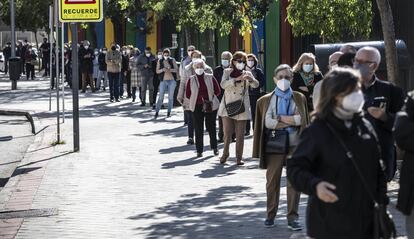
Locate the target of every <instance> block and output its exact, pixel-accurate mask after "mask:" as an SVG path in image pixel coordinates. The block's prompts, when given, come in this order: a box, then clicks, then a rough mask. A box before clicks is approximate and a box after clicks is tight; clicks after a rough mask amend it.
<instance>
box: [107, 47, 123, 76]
mask: <svg viewBox="0 0 414 239" xmlns="http://www.w3.org/2000/svg"><path fill="white" fill-rule="evenodd" d="M105 62H106V66H107V72H110V73H119V72H121V63H122V54H121V52H120V51H117V50H115V51H112V50H110V51H109V52H108V53H107V54H106V56H105Z"/></svg>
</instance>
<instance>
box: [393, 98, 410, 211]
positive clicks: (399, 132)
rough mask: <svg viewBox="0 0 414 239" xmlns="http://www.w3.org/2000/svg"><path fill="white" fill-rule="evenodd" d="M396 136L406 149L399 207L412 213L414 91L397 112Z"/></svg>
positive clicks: (402, 147) (400, 145) (403, 148)
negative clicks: (402, 107)
mask: <svg viewBox="0 0 414 239" xmlns="http://www.w3.org/2000/svg"><path fill="white" fill-rule="evenodd" d="M394 136H395V140H396V141H397V144H398V146H399V147H400V148H401V149H402V150H404V151H405V154H404V161H403V164H402V167H401V177H400V190H399V193H398V203H397V208H398V209H399V210H400V211H401V212H402V213H404V214H405V215H410V214H411V211H412V209H413V206H414V91H413V92H411V93H410V94H409V96H408V97H407V100H406V103H405V106H404V109H403V110H402V111H401V112H399V113H398V114H397V118H396V120H395V127H394Z"/></svg>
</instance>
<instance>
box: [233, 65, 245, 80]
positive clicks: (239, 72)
mask: <svg viewBox="0 0 414 239" xmlns="http://www.w3.org/2000/svg"><path fill="white" fill-rule="evenodd" d="M242 74H243V71H241V70H239V69H237V68H236V67H235V66H234V67H233V71H232V72H231V73H230V77H232V78H237V77H239V76H241V75H242Z"/></svg>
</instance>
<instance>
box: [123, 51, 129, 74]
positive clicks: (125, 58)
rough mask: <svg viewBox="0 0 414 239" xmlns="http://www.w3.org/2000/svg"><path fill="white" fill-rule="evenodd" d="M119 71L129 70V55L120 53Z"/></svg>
mask: <svg viewBox="0 0 414 239" xmlns="http://www.w3.org/2000/svg"><path fill="white" fill-rule="evenodd" d="M121 66H122V67H121V72H126V71H128V70H129V56H127V55H124V54H122V64H121Z"/></svg>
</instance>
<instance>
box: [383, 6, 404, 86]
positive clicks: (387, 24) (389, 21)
mask: <svg viewBox="0 0 414 239" xmlns="http://www.w3.org/2000/svg"><path fill="white" fill-rule="evenodd" d="M377 5H378V9H379V13H380V17H381V25H382V32H383V35H384V43H385V60H386V63H387V78H388V81H390V82H393V83H394V84H396V85H398V86H401V83H402V82H401V81H400V80H399V78H398V58H397V46H396V44H395V29H394V19H393V16H392V11H391V6H390V3H389V2H388V0H377Z"/></svg>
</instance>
